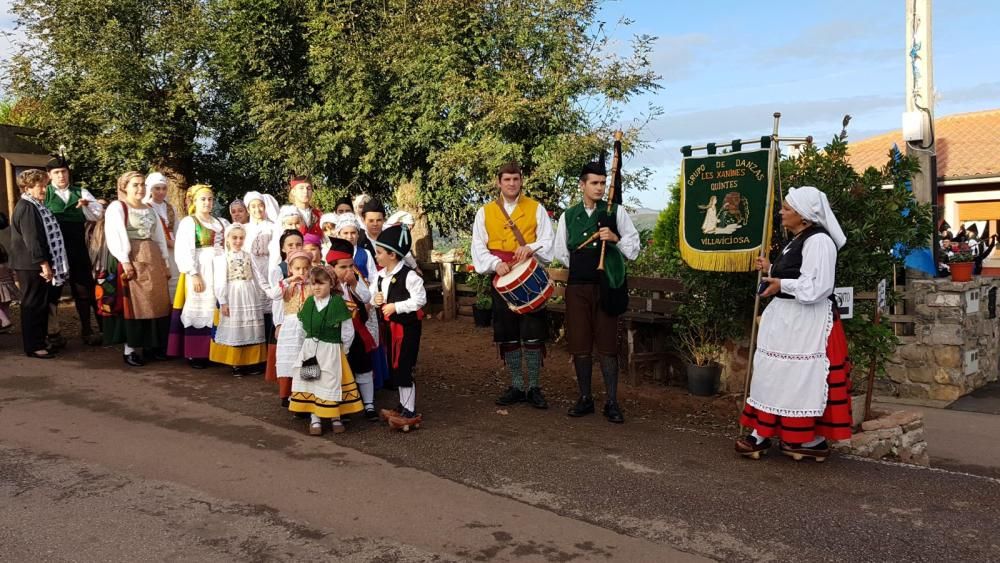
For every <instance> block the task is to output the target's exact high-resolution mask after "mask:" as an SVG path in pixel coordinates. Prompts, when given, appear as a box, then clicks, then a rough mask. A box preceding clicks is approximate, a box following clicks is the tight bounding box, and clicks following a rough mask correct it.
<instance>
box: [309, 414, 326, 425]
mask: <svg viewBox="0 0 1000 563" xmlns="http://www.w3.org/2000/svg"><path fill="white" fill-rule="evenodd" d="M322 422H323V421H322V419H320V417H318V416H316V415H315V414H310V415H309V424H320V423H322Z"/></svg>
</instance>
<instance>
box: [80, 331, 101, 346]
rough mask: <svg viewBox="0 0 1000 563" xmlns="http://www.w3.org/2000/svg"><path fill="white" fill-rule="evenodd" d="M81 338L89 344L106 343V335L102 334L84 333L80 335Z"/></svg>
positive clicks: (98, 344)
mask: <svg viewBox="0 0 1000 563" xmlns="http://www.w3.org/2000/svg"><path fill="white" fill-rule="evenodd" d="M80 340H82V341H83V343H84V344H86V345H87V346H100V345H101V344H104V337H103V336H101V335H100V334H84V335H83V336H81V337H80Z"/></svg>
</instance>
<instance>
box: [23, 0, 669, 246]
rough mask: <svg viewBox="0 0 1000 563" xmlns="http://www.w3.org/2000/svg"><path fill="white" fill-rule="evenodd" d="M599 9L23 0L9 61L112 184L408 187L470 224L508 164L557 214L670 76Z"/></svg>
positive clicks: (455, 3) (387, 195)
mask: <svg viewBox="0 0 1000 563" xmlns="http://www.w3.org/2000/svg"><path fill="white" fill-rule="evenodd" d="M600 4H601V2H600V0H525V1H523V2H467V1H465V0H416V1H414V0H387V1H386V0H380V1H377V2H376V1H375V0H293V1H279V0H253V1H251V0H204V1H200V2H199V1H196V0H165V1H158V2H153V1H151V0H124V1H117V0H116V1H112V0H93V1H83V0H45V1H43V0H15V4H14V13H15V14H16V15H17V17H18V22H19V25H20V26H21V27H22V28H23V29H24V30H25V35H26V36H27V37H28V38H29V40H28V41H27V42H26V44H25V45H22V46H21V48H20V50H19V52H18V53H17V55H16V56H15V57H14V58H13V59H12V60H11V61H10V62H9V64H8V65H7V70H8V75H9V77H10V79H9V81H10V91H11V92H12V93H13V95H14V96H15V97H16V98H17V99H19V100H20V99H32V100H37V101H38V102H39V103H40V106H41V108H42V110H43V111H41V112H40V114H39V119H38V123H36V124H35V125H36V126H38V127H40V128H42V129H44V130H45V131H46V135H47V139H48V140H49V143H50V144H51V146H52V147H56V146H59V145H65V146H66V147H67V150H68V153H69V155H70V157H71V159H72V160H73V161H74V162H75V163H76V164H77V166H76V173H77V176H78V177H79V178H81V179H85V180H88V183H89V184H90V187H92V188H96V189H98V191H100V188H101V187H106V186H110V185H111V179H113V178H114V177H115V176H116V175H117V174H118V173H120V172H121V171H122V170H125V169H127V168H140V169H143V168H145V167H147V166H153V167H156V168H160V169H164V170H166V171H167V172H169V173H171V174H170V175H172V176H175V177H176V178H177V179H178V180H179V184H180V185H182V186H183V185H184V184H186V182H187V181H189V180H192V179H197V180H199V181H208V182H210V183H212V184H214V185H215V186H216V187H217V188H219V189H220V191H222V192H223V193H228V195H235V194H238V193H242V192H243V191H245V190H247V189H250V188H253V189H258V190H263V191H270V192H272V193H275V194H276V195H279V196H283V193H282V192H283V187H284V186H283V184H284V181H285V179H286V178H287V176H288V174H289V173H291V172H295V173H299V174H307V175H310V176H311V177H312V178H313V179H314V183H315V184H316V185H317V186H318V187H319V188H321V189H327V190H333V193H334V194H343V193H357V192H359V191H367V192H369V193H371V194H372V195H374V196H378V197H381V198H383V199H386V200H391V196H392V195H393V193H394V191H395V190H396V189H397V188H398V187H399V186H402V185H413V186H416V188H417V193H418V194H419V199H420V202H419V203H420V205H421V207H422V208H423V209H426V210H427V213H428V217H429V218H430V220H431V221H433V222H434V223H436V224H437V225H438V226H443V227H446V228H453V227H456V226H457V227H458V228H464V227H465V225H467V224H469V223H470V222H471V218H472V214H473V212H474V210H475V208H476V206H477V205H478V204H480V203H482V202H483V201H485V200H486V199H488V198H490V197H493V196H494V191H495V190H494V188H493V175H494V173H495V171H496V170H497V169H498V167H499V166H500V165H501V164H502V163H503V162H505V161H508V160H512V159H516V160H519V161H521V162H522V164H523V165H524V167H525V170H526V171H527V173H528V180H529V181H528V183H527V186H526V189H527V191H528V192H529V193H530V194H532V195H533V196H534V197H537V198H538V199H540V200H542V201H543V202H544V203H545V204H546V205H548V206H549V207H551V208H558V207H559V205H558V204H559V203H560V202H561V201H562V200H564V199H565V198H566V196H568V195H570V194H572V193H573V192H574V190H575V185H576V182H575V174H576V171H577V170H578V169H579V167H580V166H581V165H582V164H583V163H584V162H585V161H587V160H588V159H590V158H593V157H594V156H595V155H596V154H598V153H599V152H600V151H601V150H602V149H604V148H606V147H607V146H608V145H609V142H610V136H611V135H610V133H611V130H612V129H613V128H615V127H616V126H619V125H620V124H619V123H618V122H619V121H620V108H621V107H622V106H623V105H624V104H625V103H627V102H628V101H630V100H631V99H632V98H633V97H634V96H636V95H638V94H641V93H644V92H649V91H653V90H655V89H656V88H657V87H658V86H657V79H658V77H657V76H656V75H655V74H654V72H653V71H652V69H651V64H650V52H651V49H652V44H653V40H654V38H652V37H649V36H637V37H636V38H635V39H634V41H633V43H632V45H631V48H630V49H625V50H621V49H619V48H618V47H617V46H614V45H612V44H611V43H610V41H609V39H608V36H607V34H605V33H604V25H603V23H601V22H598V21H597V19H596V18H597V11H598V8H599V6H600ZM621 23H622V24H623V25H628V23H629V22H621ZM619 52H623V53H624V54H618V53H619ZM655 111H656V110H655V109H654V108H651V114H650V116H652V115H654V114H655ZM643 125H644V123H643V122H636V123H632V124H631V125H630V126H629V127H628V129H629V130H628V131H627V136H626V137H627V139H629V140H630V141H631V143H630V144H629V145H628V146H627V147H626V150H630V149H631V150H635V149H638V148H639V147H641V146H642V141H641V137H640V130H641V128H642V126H643ZM646 177H647V176H646V175H644V174H642V173H641V172H640V173H637V174H634V179H635V181H634V182H633V183H631V184H630V185H629V189H630V191H631V190H636V189H640V188H641V187H642V184H643V181H644V179H645V178H646Z"/></svg>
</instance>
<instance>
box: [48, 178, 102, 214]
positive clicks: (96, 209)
mask: <svg viewBox="0 0 1000 563" xmlns="http://www.w3.org/2000/svg"><path fill="white" fill-rule="evenodd" d="M51 186H52V192H53V193H55V194H56V197H58V198H59V199H61V200H62V201H63V203H67V202H68V201H69V195H70V194H69V188H70V186H66V187H65V188H59V187H56V185H55V184H51ZM80 199H81V200H83V201H86V202H87V205H84V206H83V218H84V219H86V220H88V221H98V220H100V218H101V215H102V214H103V213H104V206H103V205H101V204H100V203H97V198H95V197H94V196H93V195H92V194H91V193H90V192H89V191H87V190H86V188H80Z"/></svg>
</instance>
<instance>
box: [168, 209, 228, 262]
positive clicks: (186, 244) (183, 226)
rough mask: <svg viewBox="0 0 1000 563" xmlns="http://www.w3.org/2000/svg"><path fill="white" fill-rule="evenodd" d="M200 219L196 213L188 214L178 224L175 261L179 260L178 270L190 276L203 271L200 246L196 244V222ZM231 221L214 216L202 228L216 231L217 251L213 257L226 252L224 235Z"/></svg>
mask: <svg viewBox="0 0 1000 563" xmlns="http://www.w3.org/2000/svg"><path fill="white" fill-rule="evenodd" d="M197 222H198V219H196V218H195V216H194V215H188V216H187V217H185V218H183V219H181V222H180V223H178V224H177V241H176V242H175V243H174V261H176V262H177V271H179V272H181V273H183V274H187V275H189V276H194V275H198V274H199V273H200V272H201V264H199V262H198V250H199V249H198V248H197V246H196V241H195V240H194V236H195V224H196V223H197ZM228 224H229V221H226V220H225V219H219V218H218V217H213V218H212V222H211V223H209V224H208V225H204V224H203V225H202V228H206V229H211V230H213V231H215V233H216V236H215V253H214V255H213V258H214V257H215V256H217V255H219V254H222V253H223V252H224V248H225V247H224V245H225V242H224V240H223V239H224V238H225V237H224V236H223V234H224V233H225V231H226V225H228Z"/></svg>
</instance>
